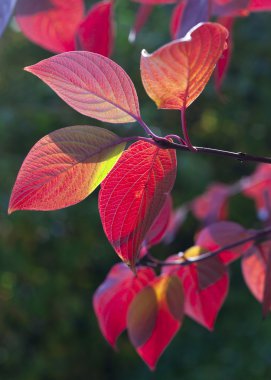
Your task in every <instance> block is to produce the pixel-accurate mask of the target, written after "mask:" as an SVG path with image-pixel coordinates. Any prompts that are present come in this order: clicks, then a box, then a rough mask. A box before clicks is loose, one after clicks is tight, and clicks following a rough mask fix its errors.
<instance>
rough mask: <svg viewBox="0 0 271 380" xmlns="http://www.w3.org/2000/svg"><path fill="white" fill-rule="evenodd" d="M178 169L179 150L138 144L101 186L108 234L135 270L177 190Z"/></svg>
mask: <svg viewBox="0 0 271 380" xmlns="http://www.w3.org/2000/svg"><path fill="white" fill-rule="evenodd" d="M176 165H177V164H176V152H175V150H169V149H159V148H158V147H157V146H155V145H153V144H151V143H148V142H142V141H138V142H136V143H135V144H133V145H131V146H130V147H129V149H127V150H126V151H125V152H124V153H123V155H122V157H121V159H120V160H119V161H118V164H117V165H116V166H115V168H114V170H112V171H111V173H110V174H109V175H108V177H107V179H106V180H105V181H104V182H103V184H102V186H101V191H100V194H99V210H100V216H101V220H102V224H103V228H104V231H105V234H106V236H107V238H108V240H109V242H110V243H111V244H112V246H113V247H114V249H115V251H116V252H117V254H118V255H119V256H120V258H121V259H122V260H123V261H124V262H125V263H127V264H128V265H130V266H131V267H132V268H134V266H135V263H136V260H137V258H138V255H139V249H140V246H141V244H142V241H143V240H144V238H145V236H146V233H147V232H148V230H149V228H150V227H151V225H152V224H153V222H154V220H155V219H156V217H157V215H158V214H159V212H160V210H161V208H162V206H163V204H164V202H165V199H166V197H167V195H168V194H169V193H170V191H171V189H172V187H173V184H174V181H175V177H176Z"/></svg>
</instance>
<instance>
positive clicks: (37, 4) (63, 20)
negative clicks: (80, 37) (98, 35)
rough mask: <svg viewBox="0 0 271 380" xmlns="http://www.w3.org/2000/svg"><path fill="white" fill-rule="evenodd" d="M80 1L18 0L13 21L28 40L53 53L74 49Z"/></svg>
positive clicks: (81, 8) (80, 11)
mask: <svg viewBox="0 0 271 380" xmlns="http://www.w3.org/2000/svg"><path fill="white" fill-rule="evenodd" d="M83 15H84V2H83V0H69V1H67V0H18V2H17V6H16V21H17V23H18V24H19V27H20V29H21V31H22V32H23V33H24V34H25V35H26V37H28V38H29V39H30V40H31V41H33V42H35V43H36V44H38V45H40V46H42V47H43V48H45V49H48V50H51V51H53V52H55V53H61V52H64V51H69V50H74V49H75V44H74V37H75V32H76V29H77V27H78V25H79V23H80V22H81V20H82V18H83Z"/></svg>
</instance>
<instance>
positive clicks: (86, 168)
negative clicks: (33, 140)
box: [9, 126, 125, 213]
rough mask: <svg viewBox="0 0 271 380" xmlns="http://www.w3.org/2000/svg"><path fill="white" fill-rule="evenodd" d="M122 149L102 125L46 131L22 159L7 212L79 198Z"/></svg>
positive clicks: (70, 202) (102, 175)
mask: <svg viewBox="0 0 271 380" xmlns="http://www.w3.org/2000/svg"><path fill="white" fill-rule="evenodd" d="M124 148H125V143H123V142H122V140H121V138H120V137H118V136H117V135H115V134H114V133H112V132H110V131H108V130H106V129H103V128H97V127H90V126H74V127H67V128H62V129H59V130H57V131H55V132H52V133H50V134H49V135H47V136H45V137H43V138H42V139H41V140H40V141H38V142H37V144H36V145H34V147H33V148H32V149H31V150H30V152H29V154H28V156H27V157H26V159H25V161H24V162H23V164H22V167H21V169H20V171H19V174H18V177H17V179H16V182H15V185H14V188H13V190H12V194H11V199H10V203H9V213H11V212H13V211H16V210H44V211H47V210H56V209H60V208H63V207H67V206H71V205H73V204H75V203H78V202H80V201H82V200H83V199H84V198H86V197H87V196H88V195H89V194H90V193H91V192H92V191H93V190H94V189H95V188H96V187H97V186H98V185H99V184H100V183H101V181H103V179H104V178H105V177H106V175H107V174H108V173H109V172H110V170H111V169H112V168H113V166H114V165H115V163H116V162H117V160H118V159H119V157H120V155H121V154H122V151H123V150H124Z"/></svg>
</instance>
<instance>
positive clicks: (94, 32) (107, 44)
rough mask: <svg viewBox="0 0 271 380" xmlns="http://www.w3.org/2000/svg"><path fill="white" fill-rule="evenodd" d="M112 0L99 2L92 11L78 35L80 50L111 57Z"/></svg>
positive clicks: (77, 40) (79, 29) (77, 42)
mask: <svg viewBox="0 0 271 380" xmlns="http://www.w3.org/2000/svg"><path fill="white" fill-rule="evenodd" d="M112 8H113V6H112V0H105V1H99V2H98V3H95V4H94V6H93V7H92V8H91V9H90V11H89V13H88V14H87V16H86V17H85V19H84V20H83V21H82V22H81V24H80V25H79V27H78V29H77V33H76V45H77V49H78V50H87V51H92V52H94V53H99V54H102V55H104V56H106V57H109V56H110V54H111V51H112V46H113V21H112V12H113V9H112Z"/></svg>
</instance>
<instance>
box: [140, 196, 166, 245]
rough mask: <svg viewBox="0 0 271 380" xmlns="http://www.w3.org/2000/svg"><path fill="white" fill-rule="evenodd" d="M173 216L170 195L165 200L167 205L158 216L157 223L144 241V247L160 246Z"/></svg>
mask: <svg viewBox="0 0 271 380" xmlns="http://www.w3.org/2000/svg"><path fill="white" fill-rule="evenodd" d="M171 214H172V199H171V196H170V195H168V196H167V197H166V199H165V203H164V205H163V207H162V208H161V210H160V212H159V214H158V215H157V217H156V219H155V221H154V222H153V224H152V226H151V228H150V229H149V231H148V232H147V235H146V236H145V239H144V245H145V246H147V247H152V246H154V245H156V244H159V243H160V241H161V240H162V239H163V237H164V235H165V233H166V231H167V227H168V225H169V222H170V219H171Z"/></svg>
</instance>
